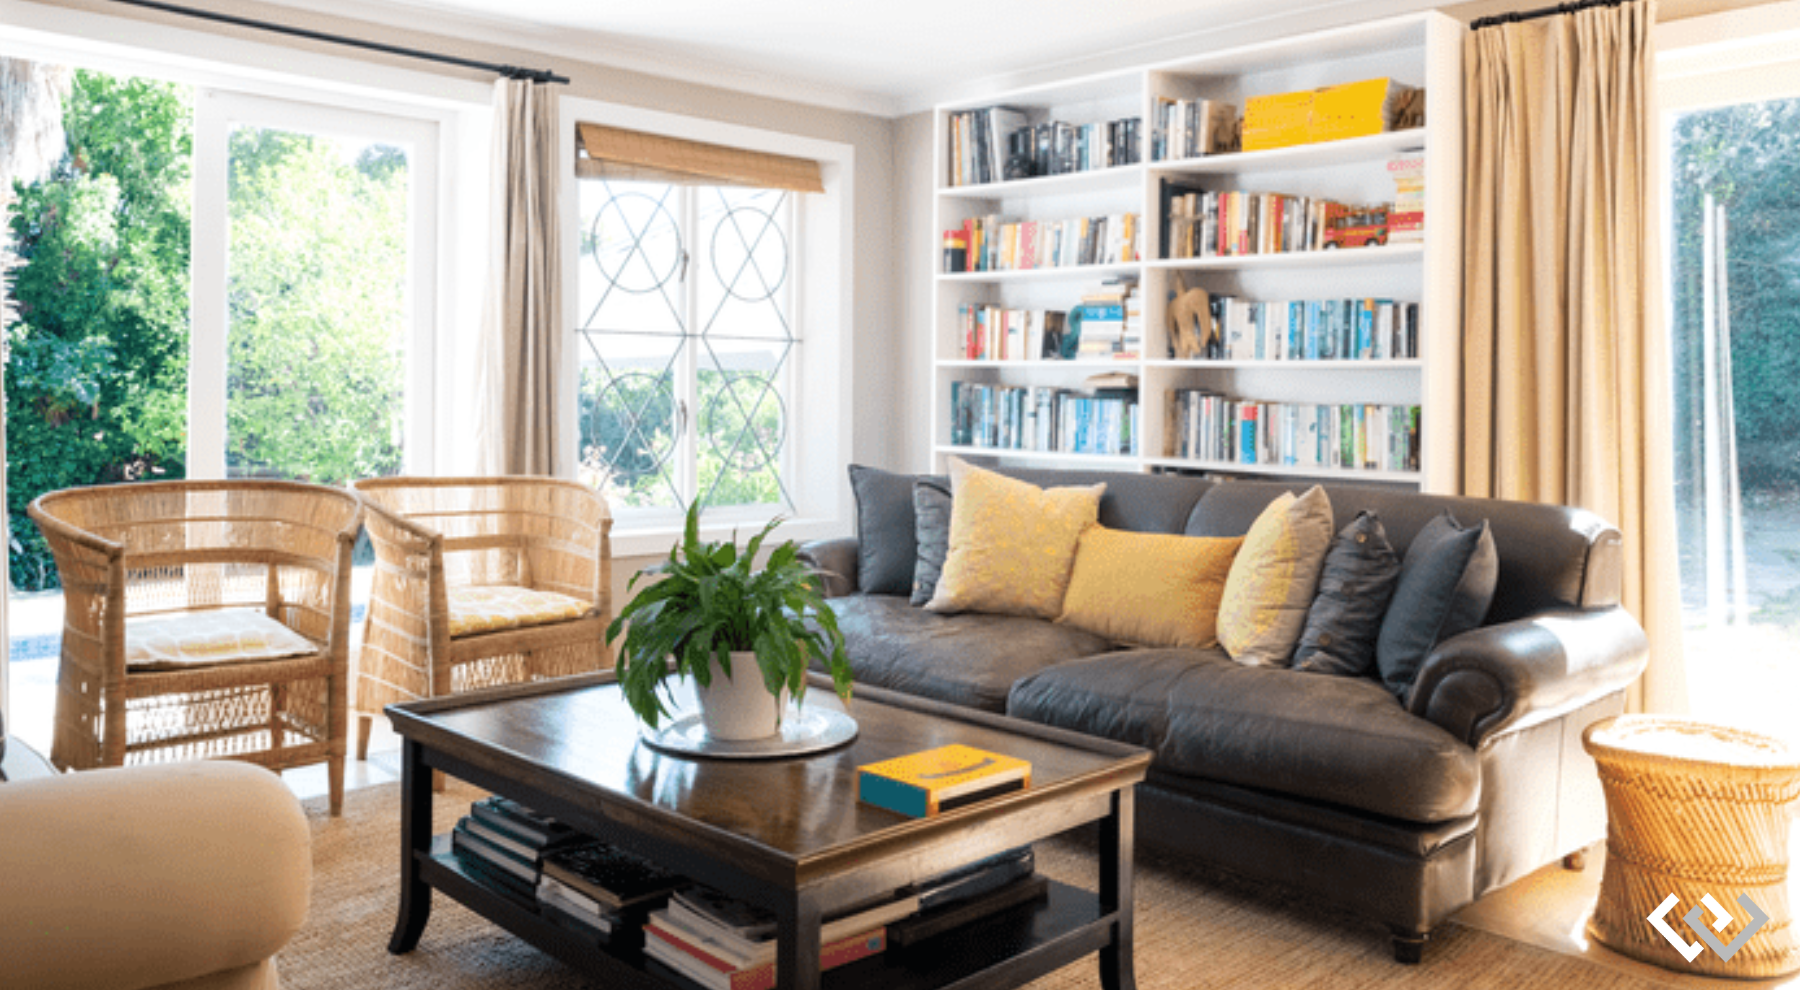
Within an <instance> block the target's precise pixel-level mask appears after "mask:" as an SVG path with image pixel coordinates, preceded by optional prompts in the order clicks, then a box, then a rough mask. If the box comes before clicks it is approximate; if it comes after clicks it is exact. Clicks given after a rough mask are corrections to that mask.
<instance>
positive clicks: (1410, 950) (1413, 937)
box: [1391, 928, 1429, 966]
mask: <svg viewBox="0 0 1800 990" xmlns="http://www.w3.org/2000/svg"><path fill="white" fill-rule="evenodd" d="M1391 931H1392V932H1393V933H1394V961H1395V962H1397V963H1403V964H1405V965H1407V966H1417V965H1418V964H1419V960H1420V959H1423V958H1424V957H1425V939H1426V938H1427V937H1428V935H1429V933H1427V932H1415V931H1408V930H1407V929H1404V928H1393V929H1391Z"/></svg>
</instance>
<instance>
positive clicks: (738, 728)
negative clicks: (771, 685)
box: [694, 652, 781, 740]
mask: <svg viewBox="0 0 1800 990" xmlns="http://www.w3.org/2000/svg"><path fill="white" fill-rule="evenodd" d="M731 672H732V675H733V676H731V677H726V676H725V672H724V671H723V670H720V669H718V668H716V667H715V668H714V669H713V672H712V684H711V685H710V686H707V687H701V686H700V683H699V682H698V681H695V682H694V696H695V698H696V699H697V700H698V701H699V702H700V723H701V724H702V725H704V726H706V734H707V735H709V736H711V737H712V738H714V739H730V740H745V739H767V738H768V737H770V736H772V735H774V734H775V733H776V732H778V731H780V722H779V716H780V715H781V703H780V699H778V698H776V697H775V696H774V695H772V694H770V693H769V689H768V688H766V687H763V681H762V669H761V668H759V667H758V666H757V665H756V654H755V653H749V652H744V653H738V652H733V653H732V654H731Z"/></svg>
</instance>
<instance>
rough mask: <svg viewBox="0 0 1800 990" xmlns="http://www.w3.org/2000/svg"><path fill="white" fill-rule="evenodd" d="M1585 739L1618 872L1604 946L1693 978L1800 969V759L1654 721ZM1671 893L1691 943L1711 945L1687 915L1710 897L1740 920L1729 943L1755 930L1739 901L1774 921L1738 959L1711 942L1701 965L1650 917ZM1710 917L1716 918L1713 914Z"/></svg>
mask: <svg viewBox="0 0 1800 990" xmlns="http://www.w3.org/2000/svg"><path fill="white" fill-rule="evenodd" d="M1581 739H1582V744H1583V745H1584V746H1585V747H1586V748H1587V751H1588V753H1589V754H1591V755H1592V756H1593V757H1594V762H1595V764H1596V765H1597V766H1598V767H1599V770H1600V782H1601V784H1602V785H1603V787H1604V788H1605V791H1606V814H1607V825H1606V871H1605V873H1604V874H1602V876H1601V880H1600V900H1599V902H1598V903H1597V904H1595V906H1594V916H1593V918H1592V919H1590V920H1589V921H1588V933H1589V934H1591V935H1592V936H1593V937H1594V939H1595V941H1597V942H1599V943H1601V944H1602V945H1605V946H1606V947H1608V948H1610V949H1613V950H1615V951H1617V952H1619V953H1621V954H1623V955H1627V956H1630V957H1632V958H1634V959H1640V960H1643V961H1644V962H1648V963H1654V964H1656V965H1659V966H1664V967H1667V968H1669V969H1674V970H1677V971H1680V972H1687V973H1704V974H1708V975H1712V976H1736V977H1769V976H1780V975H1782V974H1785V973H1791V972H1793V971H1794V970H1796V969H1800V945H1796V943H1795V939H1794V931H1793V917H1792V913H1791V911H1790V909H1789V905H1788V834H1789V832H1790V830H1791V828H1792V823H1793V818H1792V815H1793V809H1794V801H1795V798H1796V797H1797V796H1800V755H1797V754H1795V753H1793V752H1791V751H1790V750H1789V749H1788V748H1787V746H1785V745H1784V744H1782V743H1781V742H1779V741H1778V740H1775V739H1771V738H1769V737H1767V736H1762V735H1758V734H1756V733H1751V732H1744V731H1741V730H1737V729H1730V728H1725V727H1723V726H1716V725H1707V724H1704V723H1700V722H1691V721H1685V720H1681V719H1672V718H1663V717H1659V716H1648V715H1626V716H1621V717H1619V718H1613V719H1605V720H1602V721H1600V722H1596V723H1594V724H1593V725H1591V726H1589V727H1588V729H1587V731H1586V732H1584V733H1582V737H1581ZM1670 894H1673V895H1675V896H1676V897H1677V898H1679V903H1678V904H1677V905H1676V906H1675V907H1674V909H1673V910H1671V911H1669V912H1668V913H1667V915H1666V917H1665V918H1664V920H1665V921H1666V922H1667V923H1668V925H1669V927H1671V928H1673V929H1674V930H1675V931H1676V932H1677V933H1678V934H1680V935H1681V936H1682V937H1683V938H1684V939H1685V940H1686V941H1688V942H1689V943H1698V942H1700V939H1699V938H1697V937H1696V936H1695V934H1694V932H1692V931H1691V930H1689V928H1688V926H1687V924H1686V922H1685V921H1684V920H1683V918H1684V917H1685V916H1686V914H1687V913H1688V912H1689V911H1690V910H1693V909H1694V908H1696V907H1701V905H1702V898H1703V897H1705V896H1706V895H1708V894H1710V895H1712V897H1713V899H1714V901H1715V902H1717V903H1718V904H1719V905H1720V906H1722V907H1723V908H1724V909H1725V910H1726V911H1727V912H1729V913H1730V914H1731V915H1732V919H1733V921H1732V924H1731V925H1729V926H1728V927H1727V928H1726V930H1725V931H1723V932H1718V933H1717V936H1716V937H1717V938H1718V939H1719V940H1720V941H1721V942H1723V943H1725V944H1730V942H1731V941H1732V939H1733V938H1734V937H1735V936H1736V935H1737V934H1738V933H1739V932H1741V931H1742V930H1743V929H1744V927H1745V926H1746V925H1747V924H1749V918H1748V917H1747V916H1746V914H1745V912H1744V911H1743V910H1742V909H1741V907H1740V905H1739V904H1738V897H1739V895H1742V894H1748V895H1749V896H1750V899H1751V901H1753V902H1754V903H1755V904H1756V905H1757V906H1758V907H1760V908H1761V909H1762V910H1763V911H1764V912H1765V913H1766V914H1768V916H1769V920H1768V922H1767V923H1765V924H1764V925H1763V927H1762V928H1761V929H1760V930H1758V931H1757V932H1756V934H1754V935H1752V936H1751V937H1750V939H1749V940H1748V941H1747V942H1745V943H1744V944H1743V945H1742V946H1740V947H1739V948H1738V950H1737V951H1736V952H1735V953H1733V954H1732V956H1731V958H1730V959H1729V960H1724V959H1721V958H1719V955H1718V953H1717V952H1716V951H1714V950H1713V949H1711V948H1707V947H1705V946H1704V945H1702V946H1701V951H1700V953H1699V955H1697V956H1695V957H1694V959H1693V961H1692V962H1689V961H1687V960H1686V959H1684V958H1683V957H1682V954H1681V953H1680V952H1678V951H1677V950H1676V949H1675V947H1674V946H1673V945H1671V944H1670V943H1669V941H1668V940H1667V939H1665V938H1664V937H1663V936H1662V935H1661V934H1660V933H1658V932H1657V930H1656V929H1655V928H1654V927H1652V926H1651V924H1650V922H1649V920H1648V918H1649V915H1650V914H1651V913H1652V912H1653V911H1655V910H1656V909H1657V907H1658V906H1659V905H1660V904H1661V903H1662V902H1663V900H1664V899H1665V898H1667V897H1668V896H1669V895H1670ZM1702 910H1703V911H1704V910H1705V909H1704V908H1702ZM1703 919H1704V922H1703V923H1705V924H1708V925H1710V924H1711V923H1712V922H1713V921H1714V920H1715V919H1714V917H1713V916H1712V915H1711V913H1710V912H1706V913H1705V914H1704V915H1703ZM1710 930H1711V929H1710V928H1709V931H1710Z"/></svg>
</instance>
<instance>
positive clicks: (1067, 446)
mask: <svg viewBox="0 0 1800 990" xmlns="http://www.w3.org/2000/svg"><path fill="white" fill-rule="evenodd" d="M1138 415H1139V413H1138V400H1137V389H1136V388H1135V387H1133V388H1119V389H1101V390H1098V391H1097V392H1096V393H1094V394H1084V393H1082V392H1078V391H1075V390H1072V389H1066V388H1055V387H1052V386H1044V385H1033V386H1012V385H989V384H984V383H979V382H963V381H953V382H951V383H950V442H951V443H953V444H955V445H957V446H961V447H980V448H986V449H990V450H1035V451H1042V452H1044V453H1063V454H1120V455H1130V454H1134V453H1136V452H1137V438H1138V437H1139V436H1141V435H1142V431H1141V429H1140V424H1139V422H1138Z"/></svg>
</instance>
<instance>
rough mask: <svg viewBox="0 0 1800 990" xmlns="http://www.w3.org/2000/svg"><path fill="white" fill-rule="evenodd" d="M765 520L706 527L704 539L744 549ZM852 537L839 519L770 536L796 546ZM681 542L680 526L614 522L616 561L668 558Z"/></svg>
mask: <svg viewBox="0 0 1800 990" xmlns="http://www.w3.org/2000/svg"><path fill="white" fill-rule="evenodd" d="M764 522H765V520H757V519H743V520H727V521H722V522H718V523H702V524H701V526H700V538H701V539H702V540H712V541H721V540H729V539H732V534H733V532H734V531H735V532H736V539H737V541H738V543H739V544H740V545H741V544H742V543H743V542H744V541H746V540H748V539H750V538H751V537H752V536H755V535H756V533H757V531H759V530H761V529H762V527H763V523H764ZM848 535H850V524H849V523H848V522H847V521H839V520H836V519H785V520H783V521H782V523H781V526H780V528H778V529H776V530H775V532H774V534H773V535H771V536H770V539H771V540H774V541H775V544H776V545H779V544H780V543H781V542H782V541H785V540H792V541H793V542H795V543H807V542H809V541H812V540H823V539H830V538H832V537H837V536H848ZM680 540H681V526H680V525H664V524H660V523H653V524H644V525H638V526H630V527H629V528H626V527H625V526H623V525H622V524H621V522H620V521H618V520H615V521H614V522H613V531H612V554H613V559H615V560H618V559H622V558H626V557H657V558H662V557H667V556H668V555H669V550H670V548H671V547H673V546H674V545H675V544H676V543H678V542H680Z"/></svg>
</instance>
